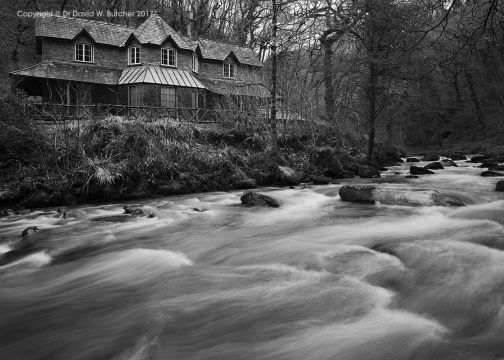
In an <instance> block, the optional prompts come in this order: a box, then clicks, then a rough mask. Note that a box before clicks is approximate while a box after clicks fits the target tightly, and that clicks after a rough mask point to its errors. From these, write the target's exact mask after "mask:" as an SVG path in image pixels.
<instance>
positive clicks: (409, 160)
mask: <svg viewBox="0 0 504 360" xmlns="http://www.w3.org/2000/svg"><path fill="white" fill-rule="evenodd" d="M406 162H420V160H418V159H417V158H414V157H409V158H406Z"/></svg>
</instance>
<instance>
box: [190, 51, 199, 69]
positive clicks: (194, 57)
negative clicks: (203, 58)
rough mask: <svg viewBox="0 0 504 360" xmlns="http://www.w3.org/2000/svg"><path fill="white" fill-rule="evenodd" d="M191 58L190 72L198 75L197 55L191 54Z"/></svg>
mask: <svg viewBox="0 0 504 360" xmlns="http://www.w3.org/2000/svg"><path fill="white" fill-rule="evenodd" d="M192 56H193V58H192V71H194V72H195V73H198V72H199V59H198V55H196V53H194V52H193V54H192Z"/></svg>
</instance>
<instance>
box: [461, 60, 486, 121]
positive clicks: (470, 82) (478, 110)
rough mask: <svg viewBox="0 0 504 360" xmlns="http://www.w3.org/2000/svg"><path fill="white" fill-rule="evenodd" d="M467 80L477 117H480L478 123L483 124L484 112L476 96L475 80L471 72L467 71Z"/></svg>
mask: <svg viewBox="0 0 504 360" xmlns="http://www.w3.org/2000/svg"><path fill="white" fill-rule="evenodd" d="M464 74H465V79H466V81H467V86H468V87H469V91H470V93H471V100H472V102H473V105H474V109H475V110H476V115H477V116H478V122H479V123H480V124H483V110H482V109H481V104H480V101H479V99H478V94H476V90H475V89H474V80H473V76H472V74H471V72H470V71H469V70H466V71H465V73H464Z"/></svg>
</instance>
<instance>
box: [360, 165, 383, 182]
mask: <svg viewBox="0 0 504 360" xmlns="http://www.w3.org/2000/svg"><path fill="white" fill-rule="evenodd" d="M357 175H359V176H360V177H361V178H366V179H370V178H379V177H381V175H380V170H378V169H375V168H374V167H372V166H370V165H359V167H358V168H357Z"/></svg>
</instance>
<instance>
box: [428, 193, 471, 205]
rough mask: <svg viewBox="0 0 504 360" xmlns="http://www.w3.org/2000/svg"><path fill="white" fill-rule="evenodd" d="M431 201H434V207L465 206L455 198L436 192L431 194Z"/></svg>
mask: <svg viewBox="0 0 504 360" xmlns="http://www.w3.org/2000/svg"><path fill="white" fill-rule="evenodd" d="M432 200H434V205H437V206H466V204H465V203H464V202H463V201H462V200H460V199H458V198H457V197H456V196H454V195H451V194H446V193H442V192H439V191H437V190H436V191H435V192H434V193H433V194H432Z"/></svg>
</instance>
